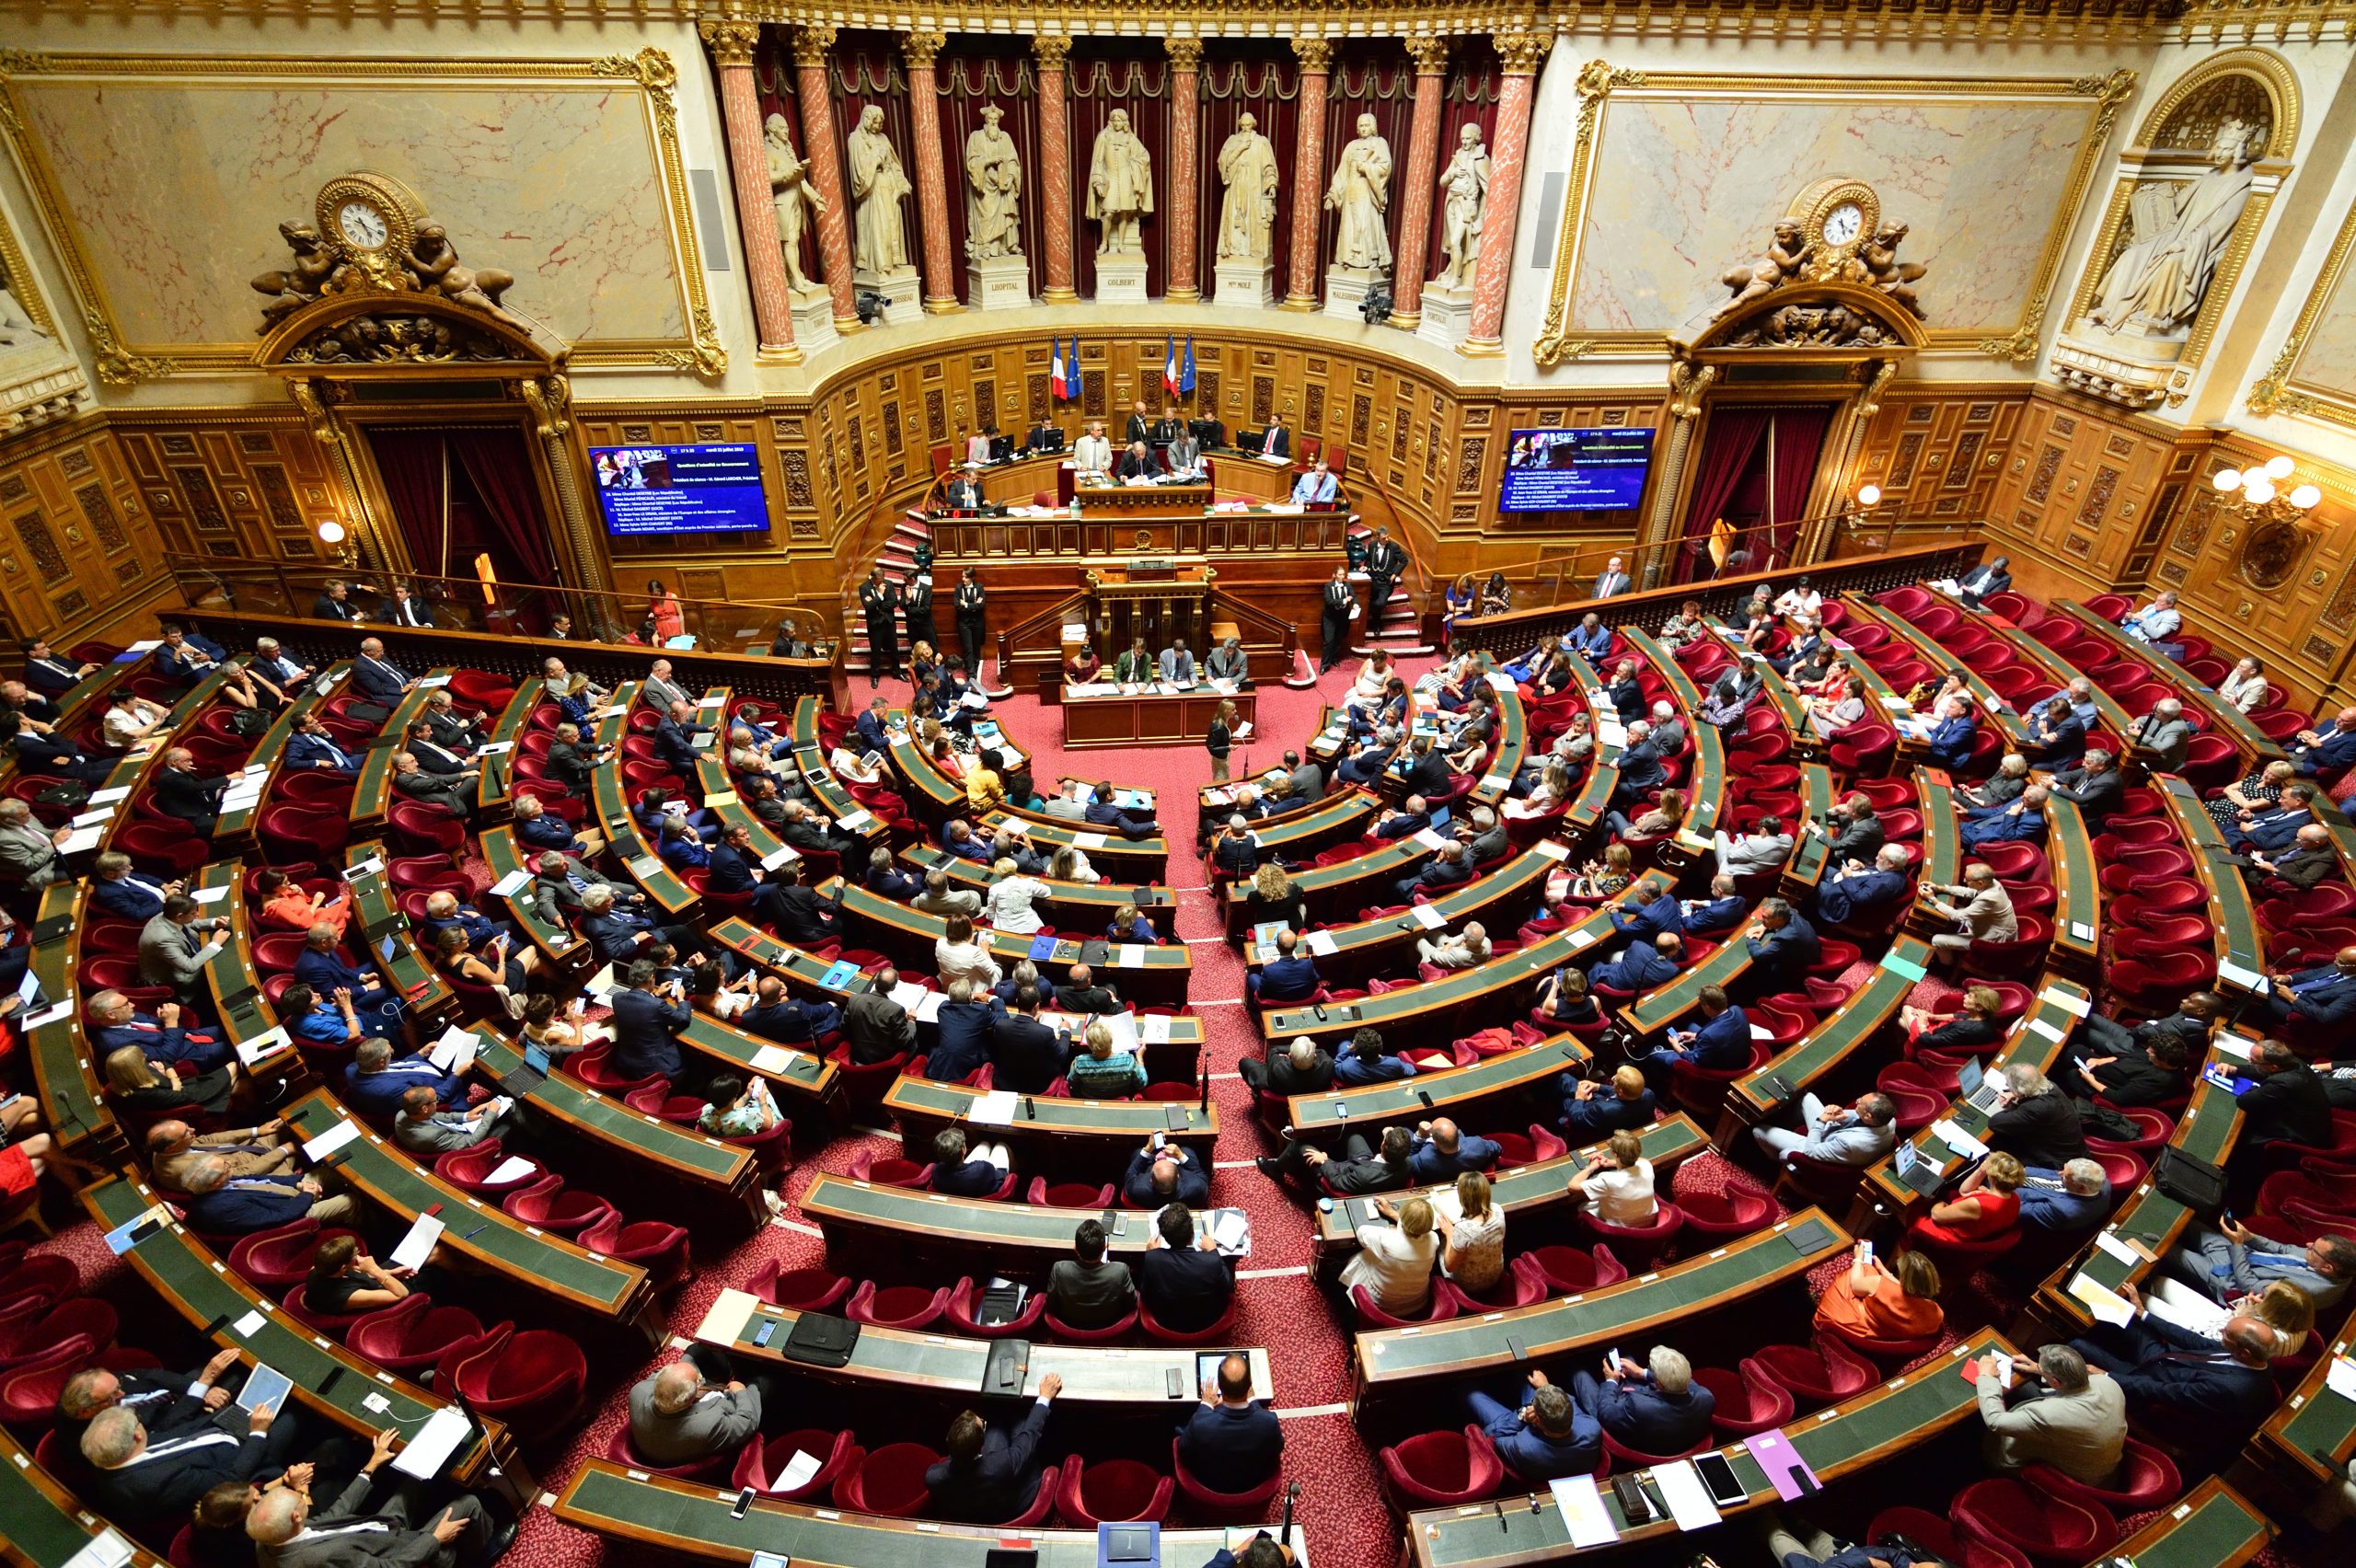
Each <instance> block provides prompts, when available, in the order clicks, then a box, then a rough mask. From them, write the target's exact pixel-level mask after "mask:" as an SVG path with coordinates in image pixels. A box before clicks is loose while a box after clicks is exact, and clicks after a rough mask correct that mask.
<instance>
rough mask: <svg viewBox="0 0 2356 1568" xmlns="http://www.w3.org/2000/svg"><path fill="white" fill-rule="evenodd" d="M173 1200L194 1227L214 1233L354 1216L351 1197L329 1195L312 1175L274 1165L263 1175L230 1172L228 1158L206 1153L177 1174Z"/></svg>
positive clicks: (239, 1232) (248, 1233) (229, 1233)
mask: <svg viewBox="0 0 2356 1568" xmlns="http://www.w3.org/2000/svg"><path fill="white" fill-rule="evenodd" d="M180 1182H181V1190H180V1195H179V1198H178V1199H177V1200H176V1201H177V1202H178V1203H179V1206H180V1208H181V1210H182V1212H184V1213H185V1214H186V1215H187V1216H188V1222H189V1224H190V1225H191V1227H192V1228H195V1229H198V1230H202V1231H205V1232H207V1233H209V1234H213V1235H221V1236H251V1235H254V1234H255V1233H257V1232H259V1231H263V1230H275V1229H277V1228H280V1227H281V1226H286V1225H293V1224H295V1223H296V1222H297V1221H299V1220H305V1219H313V1220H317V1221H318V1222H319V1223H320V1224H321V1225H333V1224H335V1223H336V1222H338V1221H339V1220H345V1219H349V1218H351V1217H352V1198H351V1196H350V1195H349V1194H348V1193H336V1194H335V1195H333V1196H332V1197H330V1196H329V1195H327V1193H326V1190H325V1189H324V1188H323V1187H321V1185H320V1184H319V1179H318V1177H316V1176H297V1175H295V1173H294V1172H293V1171H278V1172H274V1173H272V1174H271V1175H267V1176H233V1175H231V1174H230V1173H229V1162H228V1161H227V1160H226V1159H223V1158H221V1157H220V1156H218V1155H204V1156H202V1157H200V1158H199V1159H197V1160H196V1161H195V1162H194V1163H192V1164H191V1165H190V1166H189V1167H188V1168H187V1170H186V1171H185V1172H184V1173H183V1174H182V1176H181V1177H180Z"/></svg>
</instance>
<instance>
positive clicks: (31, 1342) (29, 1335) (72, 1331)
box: [0, 1297, 115, 1371]
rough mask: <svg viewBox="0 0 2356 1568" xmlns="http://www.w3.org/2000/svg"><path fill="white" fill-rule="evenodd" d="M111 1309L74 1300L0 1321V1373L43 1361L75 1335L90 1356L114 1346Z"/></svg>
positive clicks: (96, 1301) (88, 1298)
mask: <svg viewBox="0 0 2356 1568" xmlns="http://www.w3.org/2000/svg"><path fill="white" fill-rule="evenodd" d="M114 1334H115V1310H114V1309H113V1308H111V1307H110V1306H108V1305H107V1304H106V1303H105V1302H103V1301H98V1300H93V1299H91V1298H90V1297H75V1298H74V1299H72V1300H70V1301H61V1302H59V1303H57V1304H56V1305H55V1306H53V1307H50V1308H48V1309H46V1310H42V1309H40V1307H39V1306H38V1305H36V1306H35V1307H34V1308H33V1309H31V1310H29V1311H28V1312H26V1313H24V1314H23V1315H21V1316H18V1317H12V1318H10V1319H8V1320H6V1321H0V1371H6V1370H7V1369H9V1368H11V1367H17V1366H27V1365H29V1364H31V1363H33V1362H36V1361H41V1360H45V1359H47V1358H48V1357H50V1356H52V1355H56V1354H57V1352H58V1350H59V1349H60V1348H61V1347H63V1346H64V1345H66V1344H67V1343H71V1342H72V1341H73V1340H74V1339H75V1338H76V1337H77V1336H78V1337H80V1338H82V1339H85V1340H87V1342H88V1348H89V1352H90V1354H91V1355H98V1354H99V1353H101V1352H104V1351H106V1350H107V1349H109V1348H110V1347H111V1346H112V1345H113V1343H114Z"/></svg>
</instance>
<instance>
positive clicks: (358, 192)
mask: <svg viewBox="0 0 2356 1568" xmlns="http://www.w3.org/2000/svg"><path fill="white" fill-rule="evenodd" d="M313 211H314V213H316V215H317V218H318V232H319V236H320V237H321V238H322V239H325V240H326V241H327V242H328V243H329V245H332V246H334V247H335V248H337V249H338V250H341V252H343V254H344V255H345V256H346V257H347V258H348V259H351V260H352V262H354V263H355V264H357V265H359V266H361V267H363V268H365V269H367V270H368V271H372V272H375V271H387V270H390V269H392V268H397V267H400V266H402V265H405V264H406V262H407V259H408V256H409V252H410V242H411V241H412V240H414V239H415V238H416V237H417V225H418V224H419V222H420V220H421V219H422V215H423V213H424V211H425V209H424V206H423V204H422V203H421V202H419V201H418V199H417V198H416V197H415V196H414V195H413V194H411V193H410V190H409V188H408V187H407V186H405V185H403V184H401V182H400V181H399V180H397V179H393V178H392V177H391V176H390V175H385V174H374V173H371V172H369V171H368V170H366V169H357V170H354V171H353V172H352V173H351V174H343V175H338V176H337V177H336V178H335V179H330V180H329V181H328V182H327V183H326V184H325V185H323V186H321V187H320V188H319V195H318V201H317V202H315V203H314V204H313Z"/></svg>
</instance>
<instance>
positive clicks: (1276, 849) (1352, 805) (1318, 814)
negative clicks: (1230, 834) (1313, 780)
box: [1211, 786, 1382, 862]
mask: <svg viewBox="0 0 2356 1568" xmlns="http://www.w3.org/2000/svg"><path fill="white" fill-rule="evenodd" d="M1381 804H1382V801H1381V799H1380V797H1378V796H1377V795H1375V794H1374V793H1372V792H1371V791H1370V790H1360V789H1357V788H1356V787H1355V786H1353V787H1350V788H1346V789H1341V790H1334V792H1333V793H1331V794H1329V795H1327V796H1326V797H1325V798H1324V799H1322V800H1321V801H1317V802H1316V803H1315V804H1314V805H1311V807H1310V808H1309V809H1308V810H1306V811H1301V812H1286V813H1281V814H1279V815H1276V816H1272V817H1262V818H1261V819H1260V820H1259V821H1257V822H1254V823H1253V824H1252V836H1253V837H1255V838H1257V839H1258V840H1259V841H1260V848H1261V851H1262V852H1263V853H1264V854H1266V855H1273V856H1275V857H1276V859H1280V860H1285V861H1288V862H1301V861H1307V860H1311V859H1314V858H1315V857H1316V856H1317V854H1318V853H1319V852H1320V851H1321V850H1325V849H1331V848H1334V847H1336V846H1337V845H1341V844H1346V843H1349V842H1351V841H1353V840H1355V839H1357V838H1359V837H1362V836H1364V835H1365V833H1366V831H1367V829H1368V828H1369V826H1371V825H1372V823H1373V818H1374V815H1375V813H1376V812H1377V810H1378V809H1380V806H1381ZM1226 825H1227V819H1226V818H1225V817H1220V818H1219V819H1218V820H1217V821H1216V822H1214V823H1213V824H1211V831H1212V832H1213V833H1217V832H1218V831H1220V830H1222V829H1224V828H1225V827H1226Z"/></svg>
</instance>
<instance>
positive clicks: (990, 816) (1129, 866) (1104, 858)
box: [892, 731, 1170, 882]
mask: <svg viewBox="0 0 2356 1568" xmlns="http://www.w3.org/2000/svg"><path fill="white" fill-rule="evenodd" d="M892 766H893V767H894V769H895V771H896V772H898V774H899V776H900V778H902V780H903V781H905V782H906V783H907V786H908V804H909V806H910V808H911V809H912V810H914V811H915V812H916V813H917V814H918V816H919V817H921V818H923V819H924V820H926V821H927V822H929V823H930V824H932V825H933V826H934V827H936V828H938V827H940V826H941V825H942V824H946V823H948V822H949V821H950V820H951V819H953V818H959V817H962V818H964V820H965V821H966V823H967V824H969V825H970V826H971V827H972V828H973V829H974V831H975V832H976V833H978V834H980V835H981V836H983V837H985V838H987V837H988V836H990V834H991V832H992V831H993V830H994V829H996V828H997V827H998V825H999V824H1001V823H1007V822H1011V823H1014V824H1018V825H1019V826H1021V827H1022V831H1023V832H1024V833H1025V834H1026V835H1028V836H1029V837H1030V839H1031V842H1032V843H1033V844H1034V845H1040V846H1044V847H1045V849H1046V852H1047V853H1048V854H1050V855H1052V854H1053V853H1054V852H1055V850H1056V848H1057V847H1061V846H1063V845H1066V844H1073V843H1079V842H1080V840H1083V839H1085V840H1087V842H1085V843H1080V847H1081V848H1082V849H1083V850H1085V851H1086V852H1087V855H1088V859H1089V863H1090V864H1091V865H1092V866H1094V867H1095V868H1096V870H1098V871H1099V872H1101V873H1102V874H1103V876H1104V877H1105V879H1106V880H1107V881H1114V882H1160V881H1161V880H1162V879H1163V878H1164V877H1166V876H1167V875H1168V874H1169V868H1170V845H1169V842H1168V840H1167V839H1166V838H1164V837H1163V836H1161V835H1159V834H1157V835H1155V836H1152V837H1149V838H1126V837H1123V836H1121V835H1120V834H1118V833H1108V832H1106V831H1104V830H1103V829H1101V828H1092V827H1088V826H1084V825H1081V824H1074V823H1068V822H1058V821H1057V820H1056V819H1055V818H1053V817H1050V816H1045V815H1043V814H1042V813H1037V812H1027V811H1015V810H1012V809H1001V810H999V811H994V812H990V813H987V815H985V816H984V817H983V818H982V819H981V820H980V821H978V822H976V821H975V820H974V818H973V816H972V814H971V813H970V811H969V810H968V808H967V806H966V802H965V789H964V785H962V784H953V783H951V782H950V781H949V779H948V778H947V776H946V775H944V774H943V773H942V772H941V769H940V768H938V767H934V766H933V763H932V759H931V758H930V757H929V756H926V755H924V753H923V752H922V751H921V750H919V749H918V747H917V744H916V743H915V742H913V741H911V740H910V739H908V736H907V732H905V731H895V732H893V736H892ZM1098 840H1102V842H1101V843H1100V842H1097V841H1098Z"/></svg>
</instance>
